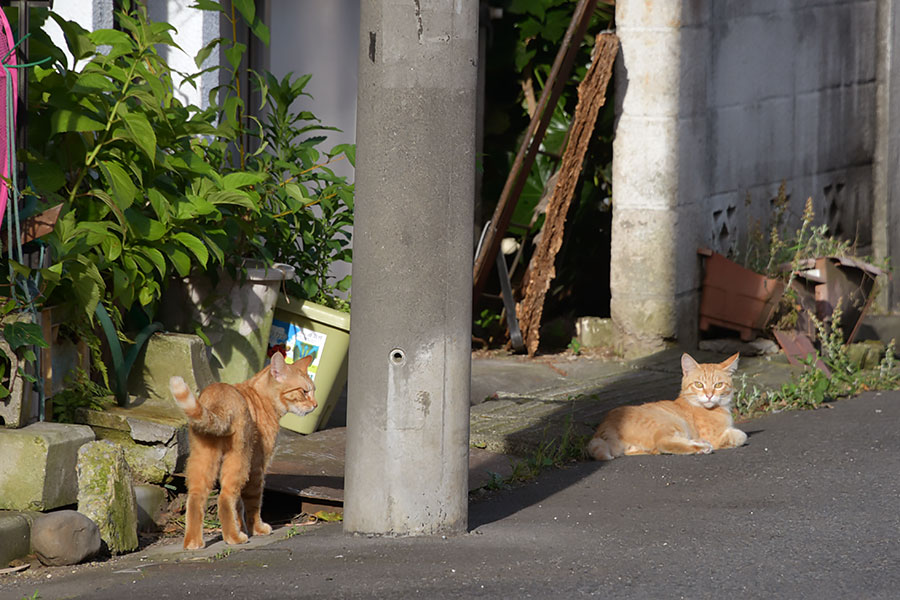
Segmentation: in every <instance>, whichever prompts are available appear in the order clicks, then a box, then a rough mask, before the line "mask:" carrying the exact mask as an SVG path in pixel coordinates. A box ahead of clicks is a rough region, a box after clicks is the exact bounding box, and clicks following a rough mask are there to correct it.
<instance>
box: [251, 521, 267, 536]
mask: <svg viewBox="0 0 900 600" xmlns="http://www.w3.org/2000/svg"><path fill="white" fill-rule="evenodd" d="M270 533H272V526H271V525H269V524H268V523H263V522H262V521H259V522H257V523H256V525H254V526H253V535H269V534H270Z"/></svg>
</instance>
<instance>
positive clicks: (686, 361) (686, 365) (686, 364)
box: [681, 352, 699, 375]
mask: <svg viewBox="0 0 900 600" xmlns="http://www.w3.org/2000/svg"><path fill="white" fill-rule="evenodd" d="M698 366H699V365H697V361H696V360H694V359H693V358H691V355H690V354H688V353H687V352H685V353H684V354H682V355H681V373H682V374H683V375H687V374H688V373H690V372H691V371H693V370H695V369H696V368H697V367H698Z"/></svg>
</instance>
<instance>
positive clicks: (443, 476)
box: [344, 0, 478, 535]
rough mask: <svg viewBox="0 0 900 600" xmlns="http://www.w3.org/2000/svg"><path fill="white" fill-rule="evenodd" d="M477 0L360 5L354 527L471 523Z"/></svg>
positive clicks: (351, 459) (350, 444) (350, 511)
mask: <svg viewBox="0 0 900 600" xmlns="http://www.w3.org/2000/svg"><path fill="white" fill-rule="evenodd" d="M477 11H478V3H477V2H459V1H458V0H433V1H431V2H419V1H413V2H409V1H398V0H368V1H366V2H363V3H362V13H361V25H360V58H359V92H358V102H357V130H356V139H357V166H356V198H357V203H356V228H355V231H356V234H355V238H354V262H353V330H352V332H351V338H350V374H349V395H348V410H347V449H346V457H347V460H346V469H345V480H346V491H345V504H344V530H345V531H346V532H353V533H373V534H388V535H430V534H439V533H461V532H464V531H465V530H466V526H467V487H468V486H467V479H468V427H469V386H470V370H471V362H470V344H471V334H470V332H471V312H472V308H471V295H472V216H473V215H472V211H473V208H472V207H473V197H474V181H475V154H474V152H475V105H476V100H475V89H476V78H477V69H478V61H477V56H478V18H477V15H478V13H477Z"/></svg>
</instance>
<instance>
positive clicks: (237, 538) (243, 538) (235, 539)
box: [222, 531, 250, 545]
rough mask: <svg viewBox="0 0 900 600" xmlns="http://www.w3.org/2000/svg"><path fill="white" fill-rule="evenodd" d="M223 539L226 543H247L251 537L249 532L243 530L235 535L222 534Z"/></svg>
mask: <svg viewBox="0 0 900 600" xmlns="http://www.w3.org/2000/svg"><path fill="white" fill-rule="evenodd" d="M222 539H224V540H225V543H226V544H232V545H234V544H246V543H247V542H248V541H249V540H250V538H249V537H247V534H246V533H244V532H243V531H238V532H237V534H236V535H234V536H227V537H226V536H222Z"/></svg>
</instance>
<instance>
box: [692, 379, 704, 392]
mask: <svg viewBox="0 0 900 600" xmlns="http://www.w3.org/2000/svg"><path fill="white" fill-rule="evenodd" d="M694 387H695V388H697V389H698V390H702V389H703V382H702V381H695V382H694Z"/></svg>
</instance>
